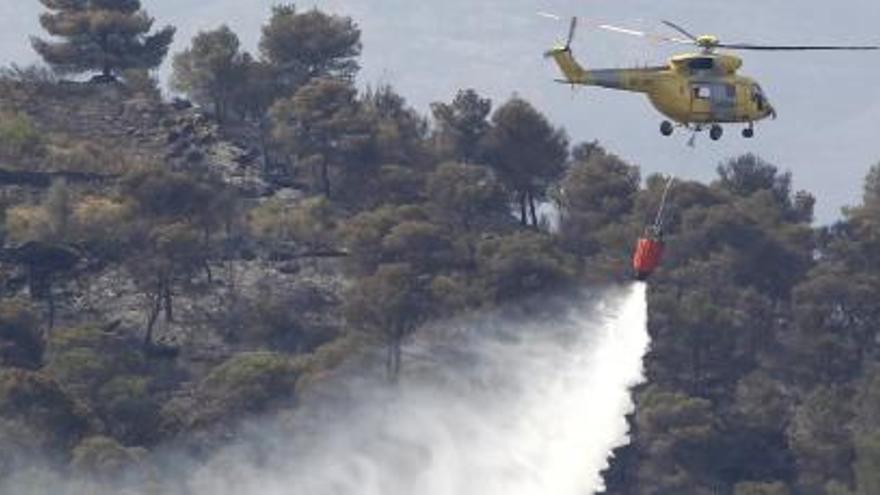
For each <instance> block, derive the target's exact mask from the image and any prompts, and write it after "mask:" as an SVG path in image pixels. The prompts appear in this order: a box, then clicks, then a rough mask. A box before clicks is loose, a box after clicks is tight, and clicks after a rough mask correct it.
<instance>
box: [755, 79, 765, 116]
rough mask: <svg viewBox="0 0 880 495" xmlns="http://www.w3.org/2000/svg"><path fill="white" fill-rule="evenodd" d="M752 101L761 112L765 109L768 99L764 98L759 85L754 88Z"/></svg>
mask: <svg viewBox="0 0 880 495" xmlns="http://www.w3.org/2000/svg"><path fill="white" fill-rule="evenodd" d="M752 100H753V101H754V102H755V103H756V104H757V105H758V108H759V109H760V110H763V109H764V103H765V102H766V98H765V97H764V91H763V90H762V89H761V86H758V85H757V84H755V85H753V86H752Z"/></svg>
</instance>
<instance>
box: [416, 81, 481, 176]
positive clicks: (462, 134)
mask: <svg viewBox="0 0 880 495" xmlns="http://www.w3.org/2000/svg"><path fill="white" fill-rule="evenodd" d="M491 111H492V100H490V99H488V98H483V97H481V96H480V95H479V94H477V92H476V91H474V90H473V89H467V90H460V91H459V92H458V94H457V95H456V96H455V99H454V100H452V103H439V102H438V103H432V104H431V112H432V113H433V115H434V120H435V121H436V122H437V127H438V128H437V135H436V139H437V140H438V141H439V143H438V145H439V146H440V148H441V150H443V152H442V153H443V154H444V155H448V156H450V157H451V158H452V159H453V160H456V161H460V162H463V163H473V162H475V161H478V160H479V158H480V143H481V141H482V140H483V138H484V137H485V135H486V133H487V132H488V131H489V128H490V127H491V126H490V124H489V121H488V117H489V113H490V112H491ZM446 150H448V151H446Z"/></svg>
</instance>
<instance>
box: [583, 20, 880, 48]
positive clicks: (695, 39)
mask: <svg viewBox="0 0 880 495" xmlns="http://www.w3.org/2000/svg"><path fill="white" fill-rule="evenodd" d="M663 24H665V25H666V26H668V27H670V28H672V29H674V30H675V31H677V32H678V33H680V34H682V35H684V36H685V38H686V39H682V38H670V37H667V36H663V35H656V34H651V33H646V32H642V31H636V30H633V29H626V28H621V27H617V26H611V25H608V24H602V25H599V26H597V27H598V28H600V29H604V30H606V31H612V32H616V33H621V34H628V35H631V36H639V37H643V38H649V39H652V40H656V41H665V42H672V43H677V44H685V45H694V46H697V47H699V48H701V49H702V50H703V52H704V53H712V52H714V51H715V50H716V49H718V48H724V49H727V50H759V51H831V50H834V51H843V50H878V49H880V46H877V45H759V44H753V43H722V42H721V40H720V39H719V38H718V37H717V36H713V35H701V36H697V35H694V34H693V33H691V32H690V31H688V30H687V29H685V28H683V27H681V26H680V25H678V24H676V23H674V22H671V21H663Z"/></svg>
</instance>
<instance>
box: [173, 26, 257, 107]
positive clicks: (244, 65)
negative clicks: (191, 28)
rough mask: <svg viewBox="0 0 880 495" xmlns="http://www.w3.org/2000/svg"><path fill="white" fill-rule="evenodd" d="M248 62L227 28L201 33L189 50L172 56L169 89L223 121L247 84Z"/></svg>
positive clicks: (236, 37) (236, 40)
mask: <svg viewBox="0 0 880 495" xmlns="http://www.w3.org/2000/svg"><path fill="white" fill-rule="evenodd" d="M249 62H250V59H249V57H247V56H246V55H245V54H243V53H242V52H241V51H240V50H239V41H238V36H237V35H236V34H235V33H234V32H232V30H231V29H229V27H228V26H226V25H223V26H220V27H219V28H217V29H215V30H213V31H201V32H199V34H197V35H196V36H195V37H194V38H193V40H192V45H191V46H190V47H189V48H187V49H186V50H184V51H183V52H181V53H178V54H177V55H175V56H174V62H173V67H174V73H173V75H172V78H171V87H172V88H174V89H176V90H177V91H182V92H183V93H185V94H186V95H187V96H189V98H190V99H192V100H193V101H194V102H196V103H198V104H200V105H210V106H212V107H213V109H214V111H215V112H216V113H217V117H218V118H219V119H220V120H221V121H223V120H226V118H227V117H228V116H229V110H230V107H232V106H233V104H234V103H235V99H236V98H237V97H239V96H240V95H241V93H242V91H243V87H244V85H245V84H246V83H247V81H246V79H245V78H246V77H247V75H248V73H247V72H248V63H249Z"/></svg>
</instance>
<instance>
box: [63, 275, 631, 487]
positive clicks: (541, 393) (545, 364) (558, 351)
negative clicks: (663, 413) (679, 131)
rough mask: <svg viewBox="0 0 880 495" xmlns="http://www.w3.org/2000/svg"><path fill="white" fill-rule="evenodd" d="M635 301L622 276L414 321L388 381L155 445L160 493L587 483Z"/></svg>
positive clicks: (620, 422) (598, 463)
mask: <svg viewBox="0 0 880 495" xmlns="http://www.w3.org/2000/svg"><path fill="white" fill-rule="evenodd" d="M646 310H647V307H646V302H645V287H644V285H643V284H635V285H633V286H631V287H627V288H625V289H615V290H610V291H606V292H602V293H598V294H592V295H590V294H579V295H578V296H577V297H566V298H556V299H553V300H545V301H537V302H532V303H529V304H528V305H526V306H525V307H519V308H515V309H507V310H504V311H499V312H498V313H496V314H492V315H480V316H475V317H472V318H467V319H462V320H459V321H454V322H445V323H443V324H442V325H437V326H436V328H432V329H426V330H424V331H423V332H422V334H421V337H420V338H419V339H418V342H417V343H414V344H412V345H411V346H410V347H409V348H408V349H407V350H406V356H405V360H404V371H405V374H404V376H403V377H402V378H401V379H400V381H399V382H398V383H396V384H388V383H387V381H386V380H384V378H383V377H382V374H381V372H380V369H379V368H381V367H378V366H377V369H376V370H375V371H365V370H356V372H352V373H350V374H347V375H346V376H344V377H340V378H339V379H337V380H335V383H325V384H322V386H321V388H320V394H318V393H314V394H311V395H310V396H308V397H306V398H305V399H304V400H303V404H301V406H300V407H299V408H298V409H297V410H296V412H294V413H292V414H288V415H284V416H281V417H277V418H273V419H271V420H268V419H267V420H262V421H259V422H255V423H254V424H252V425H248V426H247V427H245V428H244V432H245V433H244V434H243V435H242V437H241V438H239V439H238V440H236V442H235V444H234V445H231V446H229V447H227V448H224V449H222V450H221V451H220V452H219V453H217V454H216V455H215V456H213V457H212V458H211V459H210V460H209V461H208V462H201V463H195V462H186V463H184V462H178V459H179V458H180V456H174V455H171V454H169V455H166V456H165V462H164V464H160V468H159V469H160V471H162V473H163V474H162V475H161V476H160V477H159V480H158V482H159V485H161V486H162V488H161V491H160V493H180V494H186V495H209V494H210V495H232V494H235V495H245V494H250V495H282V494H283V495H288V494H296V495H300V494H302V495H546V494H551V493H552V494H554V495H585V494H592V493H595V492H596V491H599V490H601V489H602V488H603V485H602V479H601V476H600V472H601V471H602V470H603V469H604V468H605V467H606V466H607V464H608V460H609V459H608V458H609V455H610V453H611V451H612V449H613V448H614V447H617V446H619V445H622V444H624V443H626V442H627V441H628V438H627V423H626V420H625V415H626V414H627V413H628V412H630V411H631V409H632V407H633V406H632V401H631V397H630V388H631V387H632V386H633V385H635V384H637V383H639V382H640V381H641V380H642V357H643V355H644V353H645V351H646V350H647V348H648V345H649V338H648V335H647V330H646ZM175 467H176V471H175ZM63 491H64V492H67V493H73V492H72V491H67V490H63ZM131 491H132V493H150V492H147V491H144V490H143V488H142V487H132V490H131ZM56 492H57V493H60V491H56Z"/></svg>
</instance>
